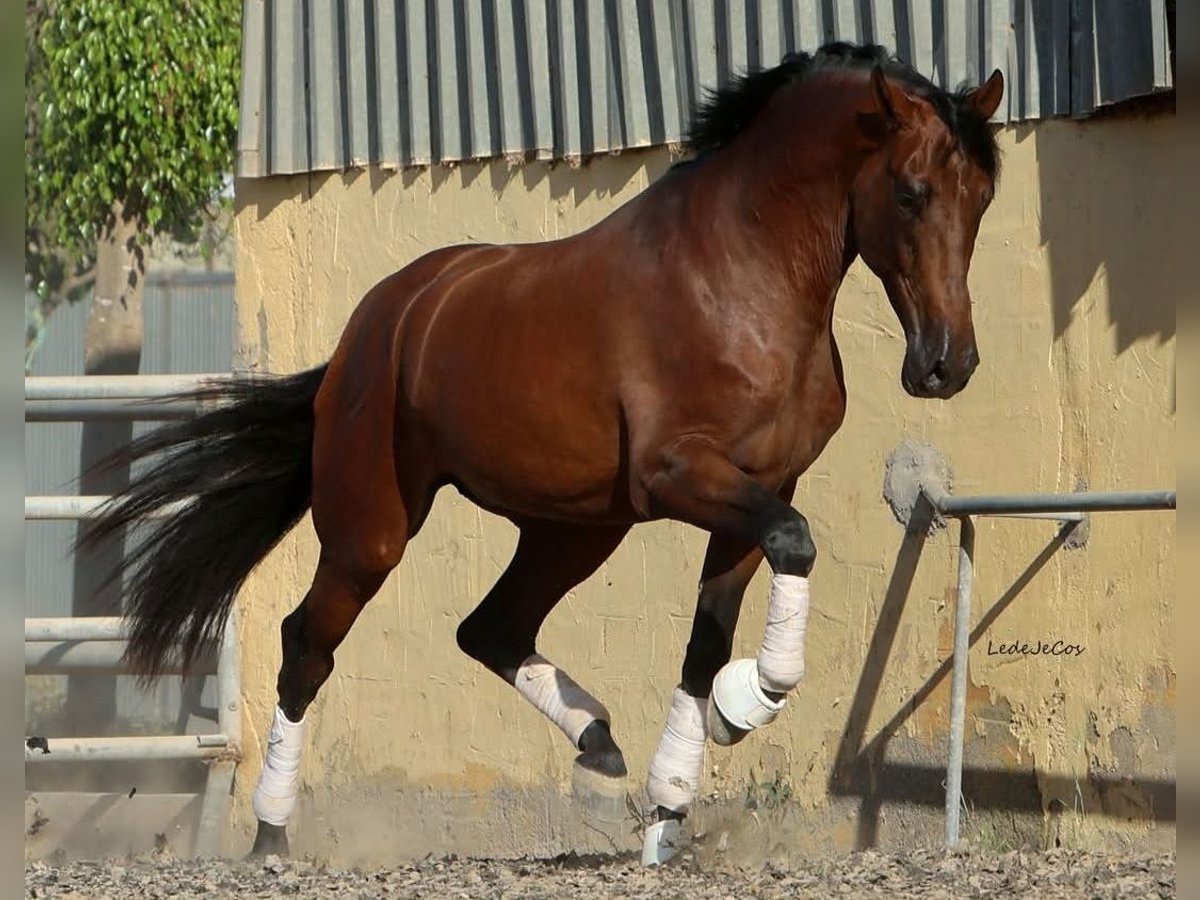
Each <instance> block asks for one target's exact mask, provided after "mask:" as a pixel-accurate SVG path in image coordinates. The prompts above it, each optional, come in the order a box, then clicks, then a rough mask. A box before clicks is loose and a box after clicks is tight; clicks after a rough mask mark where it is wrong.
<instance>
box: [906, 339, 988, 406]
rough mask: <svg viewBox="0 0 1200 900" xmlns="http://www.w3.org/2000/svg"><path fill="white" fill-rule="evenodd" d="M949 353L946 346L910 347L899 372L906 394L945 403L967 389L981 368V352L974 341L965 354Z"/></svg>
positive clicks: (917, 345) (940, 344)
mask: <svg viewBox="0 0 1200 900" xmlns="http://www.w3.org/2000/svg"><path fill="white" fill-rule="evenodd" d="M948 351H949V348H947V346H946V344H945V342H938V343H937V344H932V343H922V342H913V343H910V344H909V349H908V352H907V353H906V354H905V356H904V367H903V368H902V369H901V370H900V384H902V385H903V386H904V390H905V391H907V392H908V393H909V394H911V395H912V396H914V397H921V398H937V399H941V400H945V399H948V398H950V397H953V396H954V395H955V394H957V393H958V392H959V391H961V390H962V389H963V388H965V387H966V386H967V382H968V381H970V380H971V375H973V374H974V372H975V369H976V368H977V367H978V366H979V350H978V349H977V348H976V346H975V342H974V341H971V343H970V344H969V345H968V346H967V348H966V349H965V350H964V351H959V352H953V351H950V352H948Z"/></svg>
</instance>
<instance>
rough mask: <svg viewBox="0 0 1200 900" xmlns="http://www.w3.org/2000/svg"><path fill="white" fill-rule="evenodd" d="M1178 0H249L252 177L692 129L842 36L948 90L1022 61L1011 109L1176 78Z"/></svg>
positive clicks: (1052, 108) (585, 144)
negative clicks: (727, 98) (712, 91)
mask: <svg viewBox="0 0 1200 900" xmlns="http://www.w3.org/2000/svg"><path fill="white" fill-rule="evenodd" d="M1166 16H1167V13H1166V8H1165V0H336V2H334V0H245V17H244V37H243V54H242V60H243V62H242V66H243V79H242V109H241V113H242V121H241V132H240V135H239V141H238V151H239V152H238V173H239V174H240V175H242V176H250V177H253V176H261V175H272V174H285V173H296V172H305V171H313V170H326V169H342V168H350V167H356V166H363V165H366V164H369V163H375V164H379V165H382V166H386V167H400V166H408V165H423V164H428V163H433V162H450V161H457V160H464V159H476V158H486V157H493V156H500V155H505V154H528V155H532V156H536V157H540V158H561V157H580V156H587V155H590V154H594V153H604V152H608V151H613V150H620V149H624V148H628V147H644V146H649V145H654V144H662V143H667V142H674V141H679V140H681V139H682V137H683V135H684V133H685V131H686V126H687V122H688V119H689V118H690V113H691V110H692V109H693V107H694V105H695V103H696V102H697V101H698V100H699V99H700V98H701V97H702V91H703V90H704V89H705V88H709V87H713V86H716V85H719V84H723V83H725V82H726V81H727V80H728V79H729V78H730V77H731V76H733V75H735V74H737V73H739V72H743V71H745V70H747V69H753V68H758V67H765V66H772V65H775V64H776V63H778V62H779V60H780V59H781V57H782V56H783V54H784V53H786V52H788V51H790V50H795V49H802V50H811V49H813V48H815V47H817V46H819V45H820V44H822V43H824V42H826V41H829V40H835V39H840V40H848V41H854V42H876V43H881V44H884V45H886V46H888V47H889V48H891V49H893V50H895V51H896V52H897V53H898V54H899V55H900V56H901V57H902V58H904V59H906V60H908V61H909V62H911V63H912V64H913V65H915V66H916V68H917V69H919V70H920V71H922V72H924V73H925V74H927V75H929V76H930V77H931V78H933V80H935V81H936V82H938V83H939V84H942V85H944V86H948V87H957V86H958V85H959V84H961V83H963V82H964V81H970V82H978V81H979V80H980V78H982V77H985V76H986V75H988V74H989V73H990V72H991V71H992V70H993V69H996V68H999V69H1001V70H1003V71H1004V72H1005V74H1006V76H1007V80H1008V84H1009V86H1010V89H1009V91H1008V92H1007V103H1006V104H1004V105H1003V106H1002V107H1001V109H1000V110H999V111H998V113H997V116H996V118H997V120H998V121H1014V120H1025V119H1035V118H1041V117H1047V116H1062V115H1073V116H1083V115H1087V114H1088V113H1090V112H1092V111H1093V110H1094V109H1095V108H1096V107H1097V106H1100V105H1103V104H1106V103H1112V102H1115V101H1118V100H1123V99H1126V98H1129V97H1132V96H1136V95H1139V94H1145V93H1149V92H1151V91H1154V90H1158V89H1162V88H1166V87H1169V86H1171V72H1170V67H1169V63H1168V50H1167V28H1166V21H1167V19H1166Z"/></svg>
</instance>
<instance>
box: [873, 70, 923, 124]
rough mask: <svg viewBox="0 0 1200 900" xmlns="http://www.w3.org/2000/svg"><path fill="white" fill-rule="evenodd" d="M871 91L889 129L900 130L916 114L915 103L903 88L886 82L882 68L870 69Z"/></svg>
mask: <svg viewBox="0 0 1200 900" xmlns="http://www.w3.org/2000/svg"><path fill="white" fill-rule="evenodd" d="M871 89H872V92H873V93H874V94H875V102H876V104H877V105H878V107H879V112H880V114H881V115H882V116H883V118H884V120H885V121H886V122H887V123H888V126H889V127H890V128H893V129H894V128H901V127H903V126H904V124H905V123H906V122H908V121H909V120H910V119H911V118H912V117H913V115H915V113H916V109H917V102H916V101H915V100H914V99H913V98H912V97H910V96H909V95H908V92H907V91H905V90H904V88H902V87H900V85H898V84H896V83H895V82H892V81H888V79H887V76H886V75H884V74H883V67H882V66H875V67H874V68H872V69H871Z"/></svg>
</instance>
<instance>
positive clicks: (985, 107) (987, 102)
mask: <svg viewBox="0 0 1200 900" xmlns="http://www.w3.org/2000/svg"><path fill="white" fill-rule="evenodd" d="M1003 96H1004V74H1003V73H1002V72H1001V71H1000V70H999V69H997V70H996V71H995V72H993V73H992V74H991V77H990V78H988V80H987V81H985V82H984V83H983V84H981V85H980V86H979V87H977V88H975V90H973V91H971V93H969V94H967V101H968V102H969V103H970V104H971V105H972V106H973V107H975V111H976V112H977V113H979V115H980V116H981V117H983V118H985V119H990V118H991V117H992V116H993V115H994V114H995V112H996V109H997V108H998V107H999V106H1000V98H1001V97H1003Z"/></svg>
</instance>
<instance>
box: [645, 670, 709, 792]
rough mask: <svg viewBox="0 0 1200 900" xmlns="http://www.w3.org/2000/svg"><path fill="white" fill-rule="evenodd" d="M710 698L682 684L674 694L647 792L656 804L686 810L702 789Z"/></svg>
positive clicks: (653, 760) (647, 785) (655, 754)
mask: <svg viewBox="0 0 1200 900" xmlns="http://www.w3.org/2000/svg"><path fill="white" fill-rule="evenodd" d="M707 707H708V698H707V697H689V696H688V695H687V694H686V693H684V690H683V688H682V687H677V688H675V692H674V694H672V695H671V711H670V712H669V713H667V725H666V727H665V728H664V729H663V733H662V737H661V738H659V741H658V749H657V750H655V751H654V758H653V759H652V760H651V761H650V777H649V778H648V779H647V782H646V792H647V793H648V794H649V795H650V801H651V802H652V803H654V804H655V805H656V806H664V807H666V808H667V809H669V810H672V811H673V812H679V813H685V812H687V810H688V807H689V806H691V804H692V800H694V799H695V797H696V794H697V792H698V791H699V790H700V776H701V774H702V773H703V771H704V741H705V738H707V737H708V729H707V727H706V724H705V710H706V709H707Z"/></svg>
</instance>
